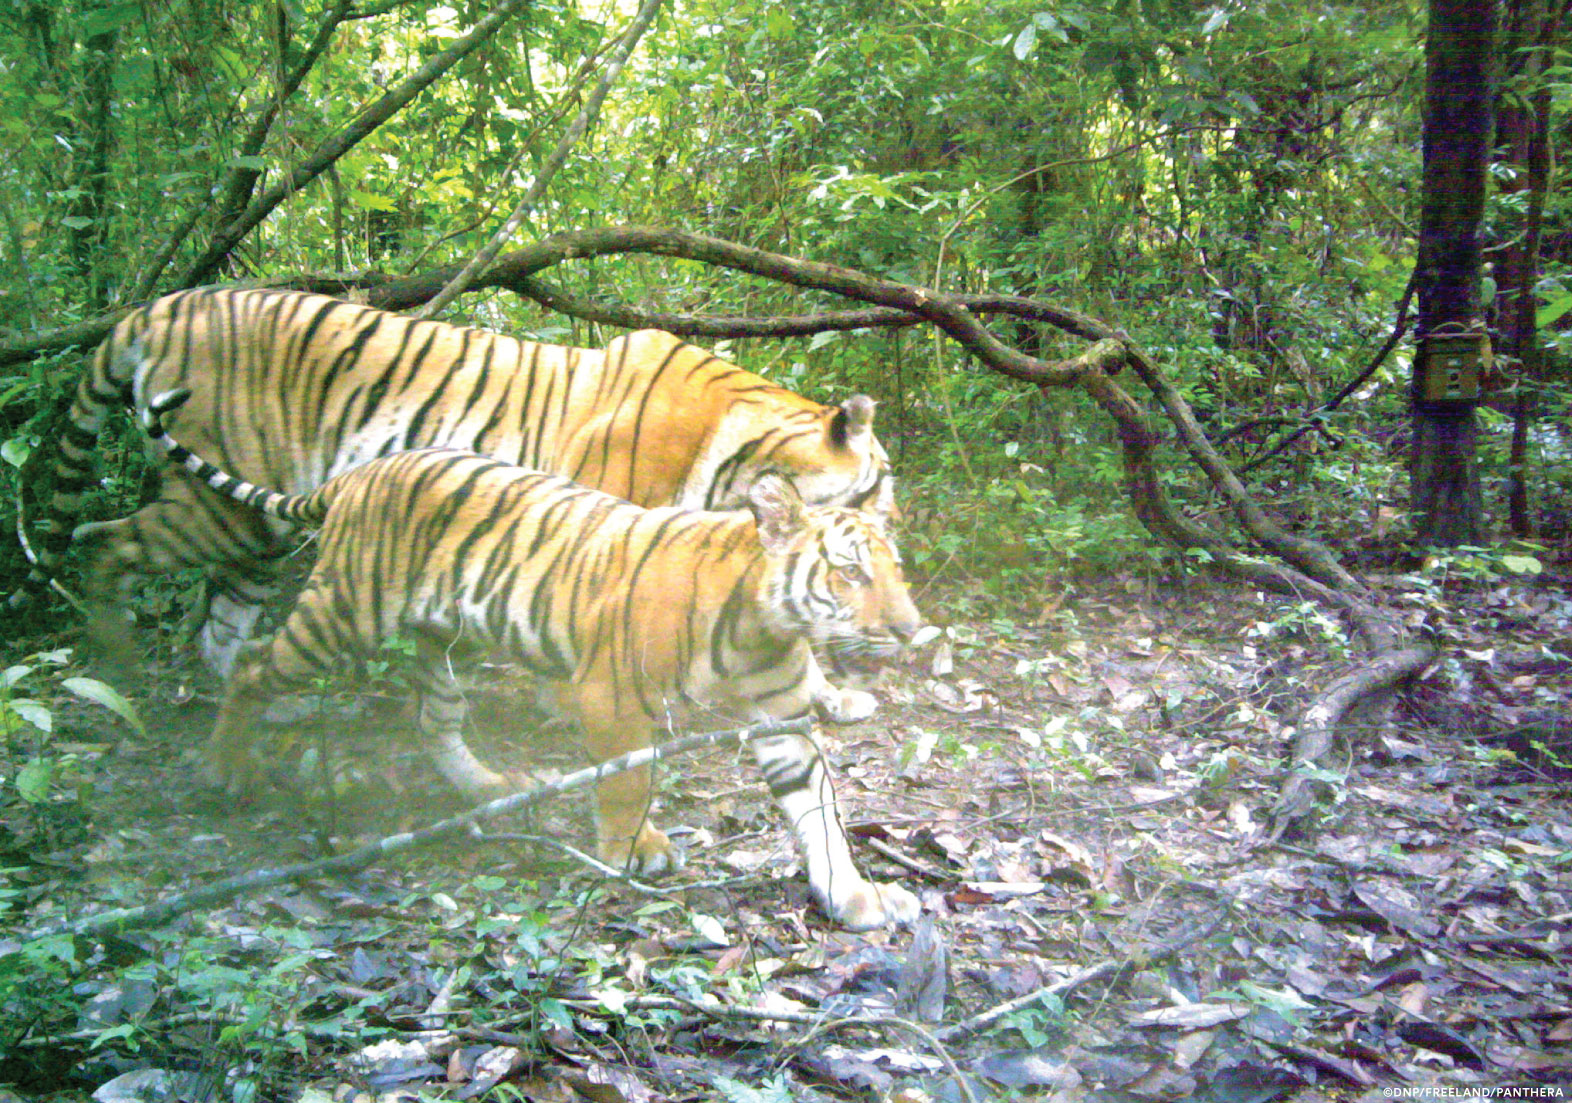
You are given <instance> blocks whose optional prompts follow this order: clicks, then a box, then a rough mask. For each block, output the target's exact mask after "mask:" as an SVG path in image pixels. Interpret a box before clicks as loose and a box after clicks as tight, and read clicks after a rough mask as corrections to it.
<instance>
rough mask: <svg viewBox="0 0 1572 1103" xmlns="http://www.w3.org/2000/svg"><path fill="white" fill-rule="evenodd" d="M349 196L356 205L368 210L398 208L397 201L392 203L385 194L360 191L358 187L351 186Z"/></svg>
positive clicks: (392, 209)
mask: <svg viewBox="0 0 1572 1103" xmlns="http://www.w3.org/2000/svg"><path fill="white" fill-rule="evenodd" d="M349 197H350V199H352V200H354V202H355V205H356V206H359V207H364V208H366V210H368V211H396V210H398V204H397V203H394V202H393V200H391V199H389V198H388V197H387V196H385V195H378V194H377V193H376V192H369V191H361V190H360V189H359V188H351V189H350V190H349Z"/></svg>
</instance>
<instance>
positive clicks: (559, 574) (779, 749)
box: [144, 391, 921, 930]
mask: <svg viewBox="0 0 1572 1103" xmlns="http://www.w3.org/2000/svg"><path fill="white" fill-rule="evenodd" d="M182 397H183V395H182V392H180V391H175V392H172V393H170V394H166V395H160V396H158V397H156V398H155V399H153V400H152V403H151V405H150V407H149V408H148V409H147V410H145V411H144V419H145V424H146V426H147V429H148V432H149V435H150V436H151V437H152V439H153V440H154V441H155V443H157V444H158V445H159V446H160V447H162V448H164V449H165V450H166V451H168V452H169V453H170V454H171V456H172V458H173V459H174V460H175V461H176V462H179V463H184V464H186V465H187V468H188V470H189V471H190V472H191V473H192V474H193V475H194V476H195V477H197V478H199V479H202V480H203V481H204V482H205V483H206V484H207V485H209V486H211V487H212V488H214V489H215V490H216V491H218V492H220V493H223V494H225V495H226V496H230V497H233V498H235V499H237V500H239V501H243V502H245V503H247V504H248V505H252V506H255V507H257V508H259V509H261V510H262V511H263V512H265V513H267V514H269V515H270V516H274V517H278V518H281V519H283V520H287V521H290V522H292V523H298V524H308V525H315V524H320V525H321V531H320V533H319V539H318V553H317V561H316V565H315V567H314V568H313V570H312V572H311V575H310V577H309V578H308V579H307V581H306V584H305V588H304V590H303V591H302V592H301V595H300V598H299V600H298V601H297V603H296V605H295V607H294V609H293V611H292V612H291V613H290V614H289V617H288V619H287V620H285V622H284V624H283V626H282V627H281V628H280V630H279V631H278V633H277V634H276V635H275V636H274V637H273V638H272V639H271V640H270V641H267V642H261V641H259V642H258V643H256V644H253V645H251V646H250V647H248V648H246V649H244V650H243V651H242V652H241V656H240V660H239V662H238V664H237V666H236V669H235V672H234V675H233V676H232V678H231V679H230V682H229V685H228V687H227V689H226V692H225V695H224V699H223V703H222V704H221V706H220V709H219V714H218V720H217V723H216V725H215V727H214V730H213V735H212V738H211V740H210V741H209V744H208V748H207V751H206V770H207V772H208V774H209V780H210V781H213V782H215V783H219V784H225V785H228V786H231V787H239V788H245V787H247V786H249V785H250V784H251V782H252V769H251V764H250V758H249V755H248V747H247V743H248V741H249V740H250V738H251V735H252V731H253V727H254V725H255V722H256V720H257V718H258V714H259V711H260V710H261V709H262V708H264V707H265V706H266V705H267V703H268V702H269V700H271V699H272V698H273V697H274V696H276V695H277V694H279V693H280V692H286V691H289V690H293V689H298V688H301V687H303V686H306V685H308V684H310V682H311V681H312V680H313V679H314V678H315V677H316V676H318V675H320V674H321V673H322V672H323V671H324V670H326V669H328V668H330V667H331V666H332V665H333V664H334V663H335V661H336V660H337V659H339V658H340V657H341V656H342V655H343V654H345V653H354V652H358V653H362V654H364V653H368V652H370V651H372V650H374V649H375V648H376V646H377V645H378V644H379V643H380V642H381V641H383V640H386V639H387V638H388V637H390V636H392V635H394V634H401V635H407V636H411V637H413V639H414V642H415V648H416V663H417V668H418V673H417V678H416V682H417V685H418V686H419V688H420V691H421V698H422V700H421V707H420V713H419V717H420V719H419V729H420V732H421V734H422V736H423V737H424V739H425V740H426V742H427V745H428V748H429V749H430V751H431V753H432V755H433V758H434V760H435V762H436V764H437V766H438V768H439V769H440V770H441V771H442V773H443V774H444V775H445V776H446V777H447V778H448V779H449V780H450V781H452V782H453V783H454V784H456V785H458V786H460V787H462V788H464V789H469V790H480V791H487V790H492V789H495V788H500V787H503V786H504V784H505V783H504V779H503V778H502V777H500V776H499V775H498V774H496V773H494V772H493V771H492V770H490V769H489V768H488V767H486V766H485V765H483V764H482V763H481V762H479V761H478V760H477V759H476V758H475V756H474V755H473V754H472V753H471V752H470V750H469V748H468V747H467V746H466V745H465V743H464V737H463V734H462V730H463V723H464V718H465V711H466V708H465V702H464V696H463V694H462V693H461V692H460V690H459V688H458V685H457V683H456V681H455V679H454V675H453V673H452V668H451V665H450V664H451V662H452V661H453V659H454V657H455V655H457V656H460V657H462V656H463V655H464V654H465V653H466V652H468V653H475V652H485V653H490V654H494V655H500V656H501V657H503V658H505V659H507V660H510V661H514V662H518V663H521V664H523V665H524V666H525V667H526V668H527V669H529V670H531V671H533V672H535V673H536V674H538V675H539V676H541V677H543V678H545V679H547V680H548V682H549V683H550V685H551V687H552V690H553V692H554V695H555V701H556V707H557V709H558V711H560V712H561V713H562V714H563V715H564V716H565V717H567V718H569V719H571V720H573V721H575V722H576V724H577V727H578V729H579V731H580V732H581V735H582V738H583V742H584V748H585V750H586V751H587V752H588V754H589V756H590V757H591V758H592V759H594V760H595V761H597V762H601V761H605V760H606V759H609V758H613V757H615V756H617V755H620V754H625V753H627V752H628V751H631V750H636V749H639V748H643V747H647V746H649V745H650V741H651V738H652V737H653V735H654V733H655V731H656V730H657V729H659V728H663V727H665V726H666V725H667V723H668V722H669V721H670V719H671V718H672V717H673V716H674V715H676V716H680V715H683V714H684V713H691V712H692V711H693V710H694V709H696V708H703V709H705V710H707V711H706V715H709V716H714V717H719V718H723V719H727V720H734V721H739V722H751V721H753V720H755V719H758V718H775V719H788V718H793V717H797V716H801V715H803V714H805V713H806V712H808V710H809V709H810V708H812V706H813V704H814V703H815V701H817V700H818V699H819V698H820V697H822V696H823V694H824V692H825V688H826V687H825V686H824V675H823V674H822V673H821V672H820V669H819V666H818V663H817V662H816V660H815V658H814V651H813V649H812V648H811V647H810V643H812V644H816V645H819V646H820V647H821V648H822V650H823V651H824V653H825V654H827V655H828V656H830V658H831V660H832V661H836V662H839V661H846V662H849V663H854V664H858V665H861V664H864V663H868V662H874V663H877V662H879V661H882V660H884V659H887V658H889V657H890V656H892V655H893V654H894V653H895V652H896V651H897V650H898V649H899V648H900V647H901V646H902V644H903V643H904V641H906V640H909V639H910V638H911V637H912V636H913V635H914V634H915V633H916V632H917V630H918V629H919V628H920V627H921V621H920V618H919V616H918V613H917V609H916V607H915V606H914V605H913V604H912V600H911V596H910V595H909V594H908V593H907V590H906V584H905V582H904V581H903V579H902V577H901V569H900V563H899V561H898V558H897V556H896V552H895V548H894V545H893V544H892V543H891V542H890V541H889V540H888V539H887V537H886V536H885V534H884V532H883V528H882V524H881V522H880V520H879V519H878V518H877V517H876V516H874V515H871V514H868V513H865V512H861V511H858V510H852V509H847V508H844V507H835V506H806V505H804V503H803V501H802V499H801V498H800V497H799V496H798V495H797V492H796V491H795V489H793V487H792V484H791V482H790V481H789V480H787V479H785V478H783V477H781V476H778V475H765V476H762V477H761V478H759V479H757V480H755V482H754V483H753V485H752V487H751V488H750V490H749V492H748V511H746V512H745V511H734V512H730V513H719V512H701V511H694V510H686V509H681V508H678V507H671V506H668V507H663V508H656V509H645V508H643V507H641V506H635V505H631V504H629V503H627V502H624V501H622V500H621V499H618V498H614V497H612V496H611V495H608V494H604V493H602V492H600V491H597V490H589V489H585V488H583V487H580V486H578V485H576V484H574V483H572V482H570V481H569V480H567V479H565V478H562V477H561V476H557V475H543V474H539V473H537V472H532V471H529V470H526V469H524V468H521V467H517V466H515V465H513V464H508V463H504V462H502V461H500V460H497V459H492V458H489V457H485V456H479V455H476V454H475V453H473V452H465V451H458V450H454V449H422V450H419V451H414V452H404V453H399V454H397V455H393V456H387V457H383V458H381V459H377V460H373V461H371V462H369V463H367V464H365V465H363V466H361V467H357V468H354V469H353V470H351V471H349V472H347V473H346V474H343V475H339V476H337V477H335V478H333V479H330V480H328V482H327V483H326V484H324V485H323V486H322V487H321V488H320V489H319V490H317V491H315V492H314V493H312V494H310V495H307V496H286V495H281V494H278V493H275V492H273V491H270V490H265V489H261V488H258V487H254V486H251V485H248V484H246V483H244V482H240V481H239V480H236V479H234V478H232V477H230V476H228V475H226V474H224V473H223V472H221V471H219V470H217V469H216V468H214V467H212V466H211V465H209V464H207V463H205V462H204V461H202V460H201V459H199V458H197V457H194V456H192V455H191V453H190V452H188V451H187V450H186V449H184V448H182V447H181V445H180V444H178V443H177V442H175V441H174V440H173V439H172V438H171V437H169V435H168V434H167V433H165V431H164V429H163V426H162V425H161V424H160V422H159V414H160V413H161V412H162V411H163V410H165V409H168V408H171V407H173V406H176V405H178V403H179V402H180V401H181V399H182ZM750 745H751V746H752V748H753V751H754V754H755V756H756V758H757V760H758V763H759V766H760V768H761V769H762V771H763V773H764V777H765V779H766V780H767V781H768V783H769V786H770V791H771V793H772V794H773V795H774V797H775V799H776V801H777V803H778V804H779V805H780V807H781V809H782V811H783V812H784V813H785V814H786V817H787V819H788V820H789V822H790V823H791V824H792V826H793V829H794V832H795V834H796V836H797V838H798V841H799V843H800V845H801V846H802V848H803V850H804V853H805V857H806V864H807V867H808V880H809V884H810V886H811V888H812V890H813V892H814V895H815V897H816V899H817V900H818V901H819V903H820V905H821V906H822V907H823V908H824V910H825V912H826V913H827V914H828V915H829V916H830V917H831V918H832V919H834V920H836V921H837V922H839V923H841V924H843V925H845V926H847V927H850V928H853V929H858V930H863V929H868V928H871V927H876V926H880V925H883V924H884V923H886V922H889V921H905V920H908V919H910V918H912V916H914V915H915V913H916V911H917V901H916V899H915V898H914V897H913V896H912V895H911V894H910V893H909V892H907V891H906V890H904V889H901V888H899V887H896V886H882V887H881V886H876V885H874V884H872V883H870V882H868V881H865V880H864V879H863V878H862V876H861V875H860V874H859V873H858V872H857V870H856V867H855V866H854V865H853V864H852V861H851V856H850V852H849V850H848V848H847V844H846V838H845V834H844V831H843V830H842V827H841V823H840V818H839V813H838V811H837V809H836V804H835V793H834V790H833V789H832V788H831V785H830V781H829V778H828V776H827V775H826V772H825V767H824V762H823V759H822V757H821V756H820V754H819V751H818V748H817V746H816V745H815V743H814V742H813V741H812V740H810V739H807V738H804V737H802V736H799V735H792V734H784V735H776V736H773V737H770V738H764V739H756V740H754V741H753V742H752V743H751V744H750ZM651 795H652V794H651V788H650V774H649V770H648V769H647V768H646V769H642V770H635V771H631V772H628V773H624V774H619V775H615V776H613V777H611V778H609V779H607V780H605V781H603V782H602V783H601V785H600V789H599V792H598V794H597V796H598V801H597V805H598V815H597V838H598V845H599V851H600V855H601V857H602V859H603V860H605V861H608V862H611V863H614V864H616V865H619V866H628V867H630V868H633V869H636V870H639V871H641V872H646V873H652V872H660V871H661V870H663V869H665V868H667V867H668V866H669V865H671V864H672V861H673V859H672V851H671V844H670V842H669V840H668V839H667V838H666V836H665V834H663V833H662V832H660V831H658V830H656V829H655V828H654V827H652V826H651V825H650V822H649V818H648V813H649V807H650V801H651Z"/></svg>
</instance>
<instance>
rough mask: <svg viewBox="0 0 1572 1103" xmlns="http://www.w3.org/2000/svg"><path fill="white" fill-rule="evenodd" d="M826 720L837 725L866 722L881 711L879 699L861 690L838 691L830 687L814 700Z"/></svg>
mask: <svg viewBox="0 0 1572 1103" xmlns="http://www.w3.org/2000/svg"><path fill="white" fill-rule="evenodd" d="M814 704H816V705H818V706H819V711H821V712H822V713H823V714H824V717H825V719H827V720H830V721H832V722H834V723H836V724H855V723H856V722H857V721H859V720H866V719H868V717H870V716H872V715H873V714H874V713H875V712H877V711H878V710H879V699H878V698H877V697H875V696H874V695H873V694H871V693H864V692H863V691H862V690H860V689H837V688H836V687H834V686H829V687H828V688H827V689H825V691H824V692H823V693H821V694H819V696H818V697H817V698H816V699H815V700H814Z"/></svg>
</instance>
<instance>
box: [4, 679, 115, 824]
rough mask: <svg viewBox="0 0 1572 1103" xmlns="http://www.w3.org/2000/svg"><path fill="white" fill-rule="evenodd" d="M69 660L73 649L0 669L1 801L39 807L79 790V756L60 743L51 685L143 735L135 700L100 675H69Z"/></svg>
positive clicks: (33, 807) (34, 807)
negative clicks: (2, 764)
mask: <svg viewBox="0 0 1572 1103" xmlns="http://www.w3.org/2000/svg"><path fill="white" fill-rule="evenodd" d="M70 661H71V652H70V650H69V649H68V648H62V649H60V650H58V651H41V652H38V653H37V654H34V655H30V656H28V657H27V658H26V659H24V660H23V661H22V662H20V663H14V664H12V665H11V666H8V667H6V668H5V670H4V671H3V672H0V736H3V737H4V740H5V758H4V763H5V765H4V767H3V768H4V771H5V772H4V773H0V802H4V801H6V800H9V799H15V800H19V801H20V802H21V803H22V804H23V805H25V806H27V807H29V808H32V809H39V808H42V807H43V806H45V805H47V804H49V803H50V802H51V801H52V800H54V799H56V798H57V797H64V796H67V795H74V793H75V789H76V783H77V781H78V773H77V755H76V753H75V752H74V751H70V750H64V749H61V748H59V747H57V746H55V742H54V736H55V706H54V705H53V704H51V703H50V702H49V701H48V700H47V699H46V697H47V696H48V695H49V693H50V691H51V689H59V690H64V691H65V692H67V693H69V694H71V695H73V696H75V697H77V698H80V699H81V700H84V701H90V702H92V703H94V704H97V705H101V706H103V707H104V708H107V709H108V710H109V711H111V712H113V713H114V714H115V715H117V716H119V717H120V718H121V719H123V720H124V721H125V722H126V723H128V724H130V725H131V727H132V728H133V729H134V730H135V731H136V732H137V733H138V734H142V733H143V728H142V721H141V720H140V719H139V718H138V716H137V713H136V709H135V708H133V707H132V705H131V702H129V701H127V700H126V699H125V698H124V697H122V696H121V695H120V694H119V693H118V692H117V691H116V690H115V689H114V688H113V687H111V686H109V685H106V684H105V683H103V682H101V681H99V680H98V679H96V678H86V677H82V676H81V675H67V674H65V671H66V669H67V668H68V666H69V664H70Z"/></svg>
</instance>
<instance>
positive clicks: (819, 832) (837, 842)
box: [748, 733, 921, 931]
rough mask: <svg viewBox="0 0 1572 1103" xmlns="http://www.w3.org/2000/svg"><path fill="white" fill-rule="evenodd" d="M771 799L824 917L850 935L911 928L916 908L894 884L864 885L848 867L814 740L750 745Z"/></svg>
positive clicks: (778, 738) (770, 738) (789, 738)
mask: <svg viewBox="0 0 1572 1103" xmlns="http://www.w3.org/2000/svg"><path fill="white" fill-rule="evenodd" d="M748 746H749V747H750V748H752V750H753V757H754V760H755V761H756V762H757V763H758V764H759V770H760V772H762V773H763V774H764V780H765V782H766V783H767V784H768V785H769V787H770V795H771V796H773V797H774V798H775V803H776V804H777V805H779V806H780V809H781V811H782V812H783V813H785V815H786V819H787V821H788V822H789V823H790V824H791V828H792V834H793V835H794V836H795V837H796V839H797V844H798V847H799V848H800V849H801V850H802V854H803V860H804V862H806V864H807V866H808V886H809V888H810V889H811V890H812V891H813V896H814V899H815V900H817V901H818V904H819V906H820V907H821V908H823V909H824V914H825V915H827V916H829V917H830V919H832V920H834V921H835V922H836V923H838V924H839V925H840V926H842V927H844V928H846V929H847V930H850V931H867V930H872V929H874V928H875V927H883V926H886V925H887V924H902V923H910V922H911V921H912V920H913V919H915V918H917V913H918V912H919V911H920V910H921V904H920V903H919V902H918V900H917V898H916V897H915V896H913V895H912V894H911V893H910V892H908V891H907V890H906V889H904V888H902V887H901V886H900V885H896V884H882V885H881V884H876V883H874V882H872V881H868V880H865V879H864V878H863V876H862V874H861V873H859V872H857V867H856V865H855V864H854V863H853V862H852V856H851V848H850V846H848V845H847V842H846V830H845V828H844V827H843V826H842V824H841V816H840V808H839V806H838V805H837V804H836V800H835V789H834V787H833V786H832V785H831V784H830V776H829V772H828V770H827V769H826V768H825V765H824V756H823V755H822V754H821V753H820V752H819V747H818V744H817V742H816V741H815V740H813V739H811V738H809V737H807V736H802V735H795V734H792V733H784V734H781V735H766V736H759V737H757V738H755V739H752V740H750V741H749V743H748Z"/></svg>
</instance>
